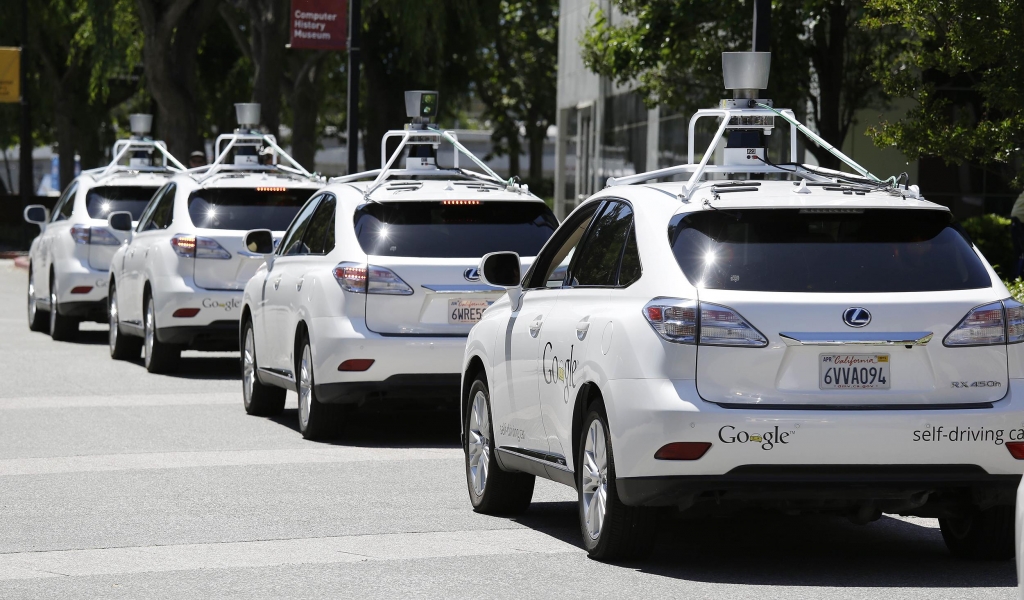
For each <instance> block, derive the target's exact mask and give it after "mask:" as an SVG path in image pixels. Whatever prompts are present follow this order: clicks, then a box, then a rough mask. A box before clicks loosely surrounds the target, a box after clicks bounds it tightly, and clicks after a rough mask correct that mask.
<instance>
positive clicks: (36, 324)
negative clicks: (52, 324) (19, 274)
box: [28, 268, 48, 331]
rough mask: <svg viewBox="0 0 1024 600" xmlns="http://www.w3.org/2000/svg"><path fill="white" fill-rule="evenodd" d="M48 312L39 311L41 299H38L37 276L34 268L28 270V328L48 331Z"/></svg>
mask: <svg viewBox="0 0 1024 600" xmlns="http://www.w3.org/2000/svg"><path fill="white" fill-rule="evenodd" d="M46 317H47V315H46V314H43V313H41V312H39V301H38V300H36V278H35V275H34V274H33V273H32V269H31V268H29V270H28V328H29V329H30V330H32V331H46V328H47V325H48V323H47V322H46Z"/></svg>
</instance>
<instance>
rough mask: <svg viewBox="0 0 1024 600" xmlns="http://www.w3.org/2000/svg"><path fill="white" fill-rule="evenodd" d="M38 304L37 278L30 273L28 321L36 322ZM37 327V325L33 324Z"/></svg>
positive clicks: (30, 322) (30, 323)
mask: <svg viewBox="0 0 1024 600" xmlns="http://www.w3.org/2000/svg"><path fill="white" fill-rule="evenodd" d="M38 310H39V309H38V307H37V306H36V278H35V277H34V276H33V275H31V274H29V276H28V322H29V325H32V324H33V323H35V322H36V312H38ZM32 326H33V327H35V325H32Z"/></svg>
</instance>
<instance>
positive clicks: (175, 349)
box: [143, 295, 181, 373]
mask: <svg viewBox="0 0 1024 600" xmlns="http://www.w3.org/2000/svg"><path fill="white" fill-rule="evenodd" d="M144 321H145V322H144V328H145V334H146V337H145V338H143V346H144V347H145V349H146V352H145V354H146V358H145V361H144V362H145V365H146V370H147V371H149V372H150V373H173V372H174V371H176V370H177V369H178V363H179V362H181V347H180V346H175V345H172V344H165V343H164V342H161V341H160V340H159V339H157V337H156V329H157V327H156V304H155V303H154V302H153V296H152V295H147V296H146V312H145V317H144Z"/></svg>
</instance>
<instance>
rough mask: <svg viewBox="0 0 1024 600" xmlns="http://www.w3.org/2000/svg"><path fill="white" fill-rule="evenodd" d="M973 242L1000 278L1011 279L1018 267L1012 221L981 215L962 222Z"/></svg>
mask: <svg viewBox="0 0 1024 600" xmlns="http://www.w3.org/2000/svg"><path fill="white" fill-rule="evenodd" d="M961 225H962V226H963V228H964V231H966V232H967V235H969V236H971V241H972V242H974V245H975V246H977V247H978V250H980V251H981V253H982V254H983V255H984V256H985V260H987V261H988V262H989V264H991V265H992V268H993V269H995V271H996V273H998V274H999V276H1000V277H1004V278H1005V277H1009V275H1010V272H1011V271H1012V270H1013V269H1014V268H1015V267H1016V265H1017V257H1016V256H1015V255H1014V253H1013V239H1012V238H1011V237H1010V219H1007V218H1006V217H1001V216H999V215H993V214H988V215H979V216H977V217H971V218H970V219H965V220H964V221H963V222H961Z"/></svg>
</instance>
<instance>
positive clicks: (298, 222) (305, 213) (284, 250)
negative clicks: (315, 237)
mask: <svg viewBox="0 0 1024 600" xmlns="http://www.w3.org/2000/svg"><path fill="white" fill-rule="evenodd" d="M321 198H323V196H313V197H312V198H310V199H309V201H308V202H306V205H305V206H303V207H302V210H300V211H299V214H297V215H295V220H294V221H292V224H291V225H290V226H289V227H288V231H286V232H285V234H284V239H282V240H281V244H280V245H279V246H278V247H277V253H278V254H279V255H280V256H296V255H299V254H308V253H309V250H308V248H307V247H306V245H305V244H304V243H303V242H302V237H303V236H304V235H305V234H306V227H307V226H308V225H309V220H310V219H311V218H312V217H313V212H314V211H315V210H316V207H317V206H318V205H319V204H320V199H321Z"/></svg>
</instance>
